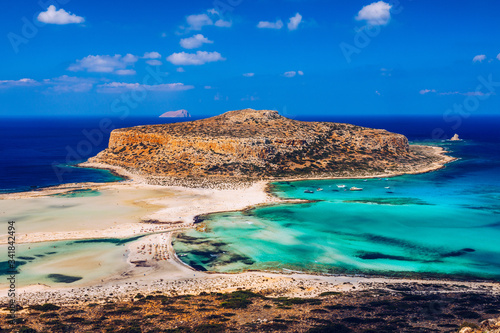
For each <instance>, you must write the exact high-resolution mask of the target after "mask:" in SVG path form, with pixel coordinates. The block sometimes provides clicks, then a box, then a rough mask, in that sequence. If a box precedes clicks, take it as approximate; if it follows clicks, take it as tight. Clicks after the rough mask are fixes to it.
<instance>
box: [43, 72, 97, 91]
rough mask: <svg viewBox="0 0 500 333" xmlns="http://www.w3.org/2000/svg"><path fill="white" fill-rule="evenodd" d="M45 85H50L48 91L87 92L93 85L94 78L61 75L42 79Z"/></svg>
mask: <svg viewBox="0 0 500 333" xmlns="http://www.w3.org/2000/svg"><path fill="white" fill-rule="evenodd" d="M43 82H44V84H45V85H48V86H50V87H49V88H48V91H51V92H56V93H68V92H88V91H90V90H92V88H93V87H94V83H95V80H94V79H91V78H79V77H74V76H67V75H63V76H60V77H56V78H53V79H46V80H43Z"/></svg>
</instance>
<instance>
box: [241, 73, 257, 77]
mask: <svg viewBox="0 0 500 333" xmlns="http://www.w3.org/2000/svg"><path fill="white" fill-rule="evenodd" d="M243 76H245V77H252V76H255V73H245V74H243Z"/></svg>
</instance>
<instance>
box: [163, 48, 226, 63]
mask: <svg viewBox="0 0 500 333" xmlns="http://www.w3.org/2000/svg"><path fill="white" fill-rule="evenodd" d="M224 60H226V59H225V58H223V57H222V56H221V54H220V53H219V52H206V51H198V52H196V53H186V52H179V53H174V54H171V55H169V56H168V57H167V61H170V62H171V63H172V64H174V65H203V64H206V63H207V62H215V61H224Z"/></svg>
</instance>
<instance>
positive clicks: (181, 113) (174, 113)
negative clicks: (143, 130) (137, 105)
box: [160, 109, 191, 118]
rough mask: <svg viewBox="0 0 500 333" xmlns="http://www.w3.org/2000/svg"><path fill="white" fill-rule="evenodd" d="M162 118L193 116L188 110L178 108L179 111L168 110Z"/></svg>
mask: <svg viewBox="0 0 500 333" xmlns="http://www.w3.org/2000/svg"><path fill="white" fill-rule="evenodd" d="M160 118H191V115H190V114H189V112H187V110H184V109H182V110H177V111H168V112H165V113H164V114H162V115H161V116H160Z"/></svg>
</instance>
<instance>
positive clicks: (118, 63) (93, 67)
mask: <svg viewBox="0 0 500 333" xmlns="http://www.w3.org/2000/svg"><path fill="white" fill-rule="evenodd" d="M138 59H139V57H137V56H135V55H132V54H127V55H125V56H121V55H120V54H116V55H114V56H109V55H95V56H94V55H89V56H87V57H85V58H83V59H80V60H77V61H76V63H75V64H72V65H70V66H69V67H68V70H69V71H72V72H79V71H86V72H95V73H113V72H115V71H118V70H124V69H127V67H128V66H131V65H133V64H135V63H136V62H137V60H138Z"/></svg>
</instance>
